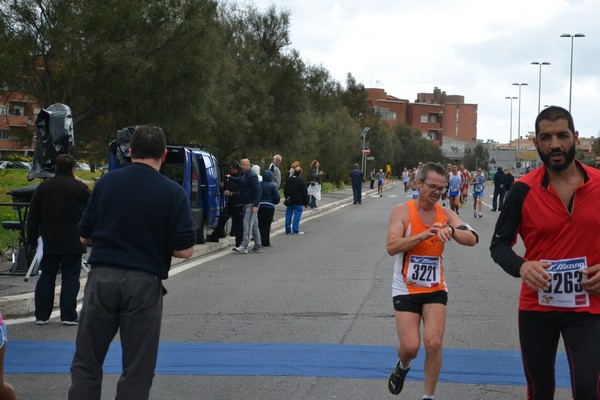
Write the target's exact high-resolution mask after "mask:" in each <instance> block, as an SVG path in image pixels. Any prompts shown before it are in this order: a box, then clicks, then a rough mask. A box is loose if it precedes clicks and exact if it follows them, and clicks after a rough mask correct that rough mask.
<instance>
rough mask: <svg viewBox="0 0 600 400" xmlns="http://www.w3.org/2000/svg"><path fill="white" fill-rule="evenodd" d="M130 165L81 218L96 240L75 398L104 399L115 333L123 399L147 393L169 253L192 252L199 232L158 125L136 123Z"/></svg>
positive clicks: (88, 238)
mask: <svg viewBox="0 0 600 400" xmlns="http://www.w3.org/2000/svg"><path fill="white" fill-rule="evenodd" d="M130 154H131V164H130V165H128V166H127V167H124V168H121V169H118V170H115V171H112V172H111V173H109V174H106V175H105V176H104V177H102V179H100V180H98V182H96V185H95V187H94V191H93V192H92V196H91V197H90V200H89V203H88V206H87V208H86V210H85V212H84V213H83V217H82V219H81V222H80V224H79V233H80V236H81V242H82V243H85V244H91V245H92V252H91V255H90V257H89V263H90V265H91V267H92V268H91V270H90V272H89V274H88V280H87V283H86V287H85V296H84V298H83V306H82V308H81V313H80V318H79V329H78V330H77V339H76V342H75V355H74V356H73V362H72V364H71V387H70V388H69V396H68V398H69V400H81V399H99V398H100V396H101V391H102V375H103V373H102V364H103V362H104V358H105V356H106V353H107V351H108V348H109V346H110V343H111V342H112V340H113V338H114V337H115V335H116V333H117V332H120V336H121V348H122V350H123V357H122V363H123V373H122V374H121V377H120V379H119V383H118V384H117V393H116V396H115V397H116V398H117V399H148V398H149V396H150V389H151V387H152V380H153V378H154V369H155V367H156V359H157V356H158V342H159V339H160V327H161V326H160V325H161V319H162V305H163V295H164V294H165V293H166V290H165V289H164V287H163V286H162V280H163V279H167V278H168V277H169V269H170V266H171V257H177V258H190V257H191V256H192V254H193V252H194V244H195V242H196V235H195V233H194V229H193V222H192V216H191V215H192V213H191V210H190V202H189V199H188V197H187V195H186V194H185V191H184V190H183V188H182V187H181V186H180V185H178V184H177V183H175V182H173V181H171V180H170V179H168V178H167V177H165V176H164V175H161V174H160V172H159V170H160V167H161V164H162V162H163V161H164V159H165V157H166V155H167V150H166V148H165V136H164V134H163V131H162V129H161V128H159V127H154V126H147V125H142V126H138V127H137V128H136V129H135V132H134V133H133V136H132V137H131V145H130Z"/></svg>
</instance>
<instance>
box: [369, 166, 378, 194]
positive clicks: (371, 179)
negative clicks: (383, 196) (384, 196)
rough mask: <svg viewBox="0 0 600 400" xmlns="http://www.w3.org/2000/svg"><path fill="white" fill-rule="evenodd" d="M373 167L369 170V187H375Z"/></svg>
mask: <svg viewBox="0 0 600 400" xmlns="http://www.w3.org/2000/svg"><path fill="white" fill-rule="evenodd" d="M375 174H376V172H375V168H373V169H372V170H371V172H369V189H373V188H374V187H375Z"/></svg>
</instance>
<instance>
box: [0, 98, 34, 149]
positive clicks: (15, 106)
mask: <svg viewBox="0 0 600 400" xmlns="http://www.w3.org/2000/svg"><path fill="white" fill-rule="evenodd" d="M39 112H40V107H39V105H38V104H37V102H36V101H35V100H34V99H33V98H32V97H31V96H28V95H26V94H23V93H16V92H12V93H3V94H0V157H4V156H6V155H7V154H11V153H18V154H21V155H24V156H30V155H31V154H33V142H34V131H35V126H34V125H35V116H36V115H37V114H38V113H39ZM27 135H29V140H27ZM19 136H20V137H25V139H26V140H25V141H26V142H27V144H25V145H23V144H22V143H23V141H22V140H21V141H19V140H17V139H18V137H19Z"/></svg>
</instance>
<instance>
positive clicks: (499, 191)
mask: <svg viewBox="0 0 600 400" xmlns="http://www.w3.org/2000/svg"><path fill="white" fill-rule="evenodd" d="M506 181H507V178H506V174H505V173H504V171H502V167H498V169H497V171H496V173H495V174H494V198H493V199H492V211H496V210H498V211H502V206H503V205H504V192H505V191H506ZM498 196H500V204H498Z"/></svg>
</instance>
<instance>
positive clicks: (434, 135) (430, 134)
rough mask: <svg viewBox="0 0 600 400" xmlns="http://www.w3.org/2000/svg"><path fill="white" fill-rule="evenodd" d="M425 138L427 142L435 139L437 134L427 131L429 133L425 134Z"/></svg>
mask: <svg viewBox="0 0 600 400" xmlns="http://www.w3.org/2000/svg"><path fill="white" fill-rule="evenodd" d="M427 138H428V139H429V140H435V139H437V132H435V131H429V133H428V134H427Z"/></svg>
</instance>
